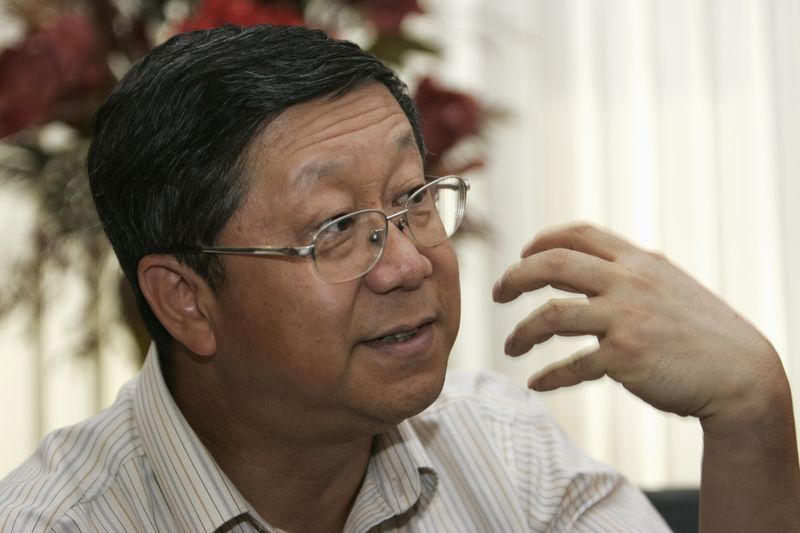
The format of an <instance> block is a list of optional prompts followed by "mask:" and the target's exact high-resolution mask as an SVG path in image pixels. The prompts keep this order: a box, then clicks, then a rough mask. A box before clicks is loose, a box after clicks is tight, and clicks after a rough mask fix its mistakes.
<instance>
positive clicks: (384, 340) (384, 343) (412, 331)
mask: <svg viewBox="0 0 800 533" xmlns="http://www.w3.org/2000/svg"><path fill="white" fill-rule="evenodd" d="M434 321H435V319H433V318H427V319H425V320H421V321H419V322H417V325H415V326H412V325H403V326H398V327H397V328H393V329H391V330H389V331H387V332H386V333H384V334H381V335H379V336H377V337H374V338H372V339H369V340H366V341H363V344H366V345H368V346H372V347H373V348H377V349H381V350H386V349H390V350H396V349H401V348H402V349H412V347H413V346H416V345H417V344H419V343H420V342H422V341H423V340H425V339H427V338H428V337H430V335H429V334H430V333H431V332H432V329H431V328H432V324H433V323H434ZM425 343H427V340H425V342H423V344H425ZM403 347H405V348H403Z"/></svg>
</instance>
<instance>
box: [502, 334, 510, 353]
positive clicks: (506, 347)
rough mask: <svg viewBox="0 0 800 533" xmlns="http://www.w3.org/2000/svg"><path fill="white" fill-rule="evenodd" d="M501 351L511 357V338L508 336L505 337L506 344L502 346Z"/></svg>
mask: <svg viewBox="0 0 800 533" xmlns="http://www.w3.org/2000/svg"><path fill="white" fill-rule="evenodd" d="M503 351H504V352H505V353H506V355H511V337H510V336H509V337H506V343H505V345H504V346H503Z"/></svg>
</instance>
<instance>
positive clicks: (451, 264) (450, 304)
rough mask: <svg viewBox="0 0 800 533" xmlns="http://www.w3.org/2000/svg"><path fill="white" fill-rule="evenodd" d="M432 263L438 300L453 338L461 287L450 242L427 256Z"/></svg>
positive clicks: (457, 322) (454, 254)
mask: <svg viewBox="0 0 800 533" xmlns="http://www.w3.org/2000/svg"><path fill="white" fill-rule="evenodd" d="M428 257H429V259H430V260H431V262H432V263H433V272H434V277H435V278H436V282H437V286H438V290H439V298H440V304H441V306H442V309H444V311H445V313H446V316H445V320H446V321H447V324H448V327H449V329H450V330H451V331H452V335H453V337H454V338H455V335H456V333H457V332H458V327H459V324H460V322H461V285H460V281H459V273H458V257H457V256H456V253H455V249H454V248H453V244H452V243H451V242H449V241H448V242H445V243H442V245H440V246H437V247H436V248H434V249H433V250H431V253H430V254H429V256H428Z"/></svg>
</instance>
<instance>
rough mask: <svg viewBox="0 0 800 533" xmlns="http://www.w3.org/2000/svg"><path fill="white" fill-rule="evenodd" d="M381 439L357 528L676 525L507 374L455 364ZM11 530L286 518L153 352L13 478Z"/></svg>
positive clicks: (2, 497)
mask: <svg viewBox="0 0 800 533" xmlns="http://www.w3.org/2000/svg"><path fill="white" fill-rule="evenodd" d="M373 448H374V450H373V453H372V456H371V458H370V461H369V463H368V467H367V472H366V474H365V477H364V480H363V482H362V485H361V488H360V490H359V493H358V495H357V497H356V499H355V502H354V504H353V507H352V509H351V512H350V515H349V517H348V519H347V523H346V524H345V528H344V530H345V532H348V533H349V532H360V531H371V532H390V531H419V532H437V533H440V532H450V531H459V532H469V531H476V532H489V531H502V532H512V531H615V532H616V531H655V532H657V531H669V529H668V528H667V526H666V525H665V524H664V522H663V521H662V520H661V518H660V517H659V515H658V514H657V513H656V511H655V510H654V509H653V508H652V507H651V506H650V505H649V503H648V502H647V501H646V499H645V498H644V496H643V495H642V494H641V492H639V491H638V490H637V489H635V488H633V487H632V486H631V485H630V484H629V483H627V481H625V479H624V478H623V477H622V476H621V475H620V474H618V473H617V472H615V471H614V470H613V469H611V468H610V467H608V466H606V465H603V464H601V463H598V462H595V461H593V460H592V459H590V458H588V457H587V456H586V455H584V454H583V453H582V452H580V451H579V450H577V449H576V448H575V447H574V446H573V445H572V444H571V443H570V442H569V441H568V440H567V439H566V437H565V436H564V435H563V433H562V432H561V430H560V429H559V428H558V427H557V425H556V424H555V422H554V421H553V420H552V419H551V418H550V416H549V415H548V414H547V413H546V412H545V410H544V408H543V406H542V405H541V403H540V402H539V401H538V400H537V399H536V395H535V394H534V393H529V392H528V391H526V390H525V389H522V388H518V387H514V386H511V385H510V384H509V383H508V381H506V380H504V379H502V378H499V377H496V376H491V375H486V374H478V375H475V374H464V373H457V372H451V373H450V375H449V376H448V379H447V383H446V385H445V389H444V391H443V393H442V394H441V396H440V397H439V399H438V400H437V401H436V402H435V403H434V404H433V405H432V406H431V407H429V408H428V409H427V410H426V411H424V412H423V413H421V414H420V415H417V416H416V417H413V418H411V419H408V420H406V421H405V422H403V423H401V424H400V425H399V426H397V427H396V428H394V429H392V430H390V431H388V432H386V433H384V434H381V435H378V436H377V437H376V438H375V443H374V447H373ZM265 518H266V519H267V520H268V517H265ZM0 531H3V532H23V531H25V532H27V531H37V532H38V531H47V532H49V531H53V532H59V533H60V532H71V531H112V532H132V531H148V532H149V531H163V532H187V533H189V532H191V533H196V532H204V531H209V532H216V531H219V532H253V531H259V532H265V531H268V532H278V531H280V530H278V529H276V528H273V527H271V526H270V525H269V523H268V521H266V520H264V519H262V518H261V517H260V516H259V515H258V514H257V513H256V512H255V510H254V509H253V508H252V507H251V506H250V505H249V504H248V502H247V501H246V500H245V499H244V498H243V497H242V495H241V494H240V493H239V492H238V491H237V490H236V487H234V486H233V484H232V483H231V481H230V480H229V479H228V477H227V476H226V475H225V473H224V472H223V471H222V470H221V469H220V468H219V466H218V465H217V464H216V462H215V461H214V459H213V458H212V457H211V455H210V454H209V452H208V451H207V450H206V448H205V447H204V446H203V445H202V444H201V442H200V440H199V439H198V437H197V435H196V434H195V433H194V432H193V431H192V429H191V427H190V426H189V424H188V423H187V422H186V420H185V419H184V417H183V416H182V414H181V412H180V411H179V410H178V407H177V405H176V404H175V402H174V401H173V399H172V397H171V396H170V393H169V390H168V389H167V387H166V384H165V383H164V379H163V377H162V374H161V370H160V368H159V365H158V356H157V354H156V353H155V350H151V351H150V353H149V354H148V357H147V360H146V362H145V364H144V367H143V368H142V371H141V372H140V374H139V375H138V376H137V377H135V378H134V379H133V380H131V381H130V382H129V383H128V384H126V385H125V386H124V387H123V389H122V390H121V392H120V394H119V397H118V398H117V400H116V402H115V403H114V404H113V405H112V406H111V407H110V408H108V409H106V410H105V411H103V412H102V413H100V414H99V415H97V416H95V417H93V418H91V419H89V420H86V421H84V422H82V423H79V424H77V425H74V426H71V427H66V428H62V429H59V430H57V431H55V432H53V433H51V434H50V435H48V436H47V437H46V438H45V439H44V441H43V442H42V443H41V445H40V446H39V447H38V449H37V450H36V452H35V453H34V455H33V456H32V457H31V458H30V459H28V460H27V461H26V462H25V463H23V464H22V465H21V466H19V467H18V468H17V469H15V470H14V471H12V472H11V473H10V474H9V475H8V476H7V477H6V478H5V479H4V480H2V481H0Z"/></svg>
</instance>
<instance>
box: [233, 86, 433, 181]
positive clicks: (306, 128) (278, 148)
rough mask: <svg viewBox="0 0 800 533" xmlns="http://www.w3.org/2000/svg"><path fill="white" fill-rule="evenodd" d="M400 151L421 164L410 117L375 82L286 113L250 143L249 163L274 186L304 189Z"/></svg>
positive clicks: (249, 165) (307, 103)
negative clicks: (277, 183)
mask: <svg viewBox="0 0 800 533" xmlns="http://www.w3.org/2000/svg"><path fill="white" fill-rule="evenodd" d="M398 152H400V153H401V155H405V156H407V157H409V156H410V157H411V158H413V159H414V160H416V161H418V162H419V164H420V165H421V162H422V159H421V156H420V155H419V150H418V148H417V145H416V142H415V140H414V135H413V132H412V129H411V125H410V123H409V121H408V118H407V117H406V115H405V113H404V112H403V110H402V109H401V108H400V105H399V104H398V103H397V101H396V100H395V99H394V97H393V96H392V94H391V93H390V92H389V90H388V89H387V88H386V87H384V86H383V85H382V84H380V83H377V82H374V83H370V84H368V85H365V86H363V87H359V88H357V89H354V90H352V91H350V92H348V93H345V94H344V95H341V96H339V97H337V98H331V97H330V96H325V97H322V98H318V99H315V100H310V101H308V102H303V103H300V104H297V105H294V106H292V107H290V108H288V109H286V110H285V111H284V112H283V113H281V114H280V115H279V116H278V117H277V118H276V119H275V120H273V121H272V122H271V123H270V124H269V125H268V126H267V127H266V128H264V130H263V131H262V132H261V133H260V134H259V135H258V136H257V137H256V138H255V139H254V140H253V142H252V143H251V146H250V148H249V149H248V153H247V164H248V167H249V168H250V169H251V170H252V171H255V172H254V173H255V175H256V176H264V177H268V181H270V182H273V185H276V183H275V181H279V182H284V183H285V184H286V185H289V186H291V187H293V188H297V187H299V188H304V187H305V186H306V185H308V184H309V182H313V181H314V178H317V177H321V176H324V175H325V174H329V173H335V171H336V170H337V169H340V168H344V167H352V166H354V165H355V166H357V165H359V164H362V163H363V164H369V163H370V162H373V163H374V162H375V160H376V159H378V160H381V159H383V160H385V159H386V158H387V157H393V156H395V154H397V153H398ZM254 185H255V184H254Z"/></svg>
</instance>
